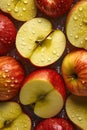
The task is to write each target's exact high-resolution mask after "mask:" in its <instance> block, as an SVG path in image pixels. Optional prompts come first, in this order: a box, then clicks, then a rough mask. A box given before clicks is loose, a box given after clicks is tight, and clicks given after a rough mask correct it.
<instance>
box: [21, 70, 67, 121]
mask: <svg viewBox="0 0 87 130" xmlns="http://www.w3.org/2000/svg"><path fill="white" fill-rule="evenodd" d="M19 98H20V102H21V103H22V104H23V105H32V104H33V105H34V113H35V114H36V115H37V116H39V117H41V118H49V117H53V116H55V115H56V114H58V113H59V112H60V111H61V109H62V108H63V105H64V102H65V98H66V89H65V86H64V82H63V79H62V77H61V76H60V75H59V74H58V73H57V72H56V71H54V70H52V69H40V70H36V71H34V72H32V73H31V74H29V75H28V77H27V78H26V79H25V81H24V84H23V86H22V88H21V90H20V94H19Z"/></svg>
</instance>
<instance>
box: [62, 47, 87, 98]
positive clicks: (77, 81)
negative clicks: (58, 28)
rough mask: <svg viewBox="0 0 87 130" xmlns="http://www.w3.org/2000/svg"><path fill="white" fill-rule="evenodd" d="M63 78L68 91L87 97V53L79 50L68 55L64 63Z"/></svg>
mask: <svg viewBox="0 0 87 130" xmlns="http://www.w3.org/2000/svg"><path fill="white" fill-rule="evenodd" d="M62 76H63V78H64V81H65V84H66V87H67V88H68V90H69V91H70V92H71V93H73V94H75V95H78V96H87V51H86V50H84V49H78V50H75V51H72V52H70V53H69V54H67V55H66V56H65V57H64V59H63V62H62Z"/></svg>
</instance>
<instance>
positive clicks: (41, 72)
mask: <svg viewBox="0 0 87 130" xmlns="http://www.w3.org/2000/svg"><path fill="white" fill-rule="evenodd" d="M34 79H37V80H39V79H40V80H45V81H48V82H50V83H51V84H52V85H53V86H54V88H55V89H56V90H57V91H58V92H59V93H61V95H62V97H63V100H64V101H65V99H66V89H65V84H64V81H63V78H62V77H61V75H59V74H58V73H57V72H56V71H55V70H53V69H38V70H36V71H33V72H32V73H31V74H30V75H28V77H27V78H26V79H25V80H24V83H23V84H25V83H27V82H28V81H30V80H34Z"/></svg>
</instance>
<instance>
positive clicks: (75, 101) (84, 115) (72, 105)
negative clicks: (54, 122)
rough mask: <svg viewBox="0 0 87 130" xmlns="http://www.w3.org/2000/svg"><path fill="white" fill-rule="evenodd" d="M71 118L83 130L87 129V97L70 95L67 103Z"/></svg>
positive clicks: (68, 113) (66, 106)
mask: <svg viewBox="0 0 87 130" xmlns="http://www.w3.org/2000/svg"><path fill="white" fill-rule="evenodd" d="M65 109H66V112H67V115H68V117H69V119H70V120H71V121H72V122H73V123H74V124H75V125H76V126H77V127H78V128H79V129H81V130H86V129H87V97H80V96H75V95H70V96H69V97H68V98H67V100H66V104H65Z"/></svg>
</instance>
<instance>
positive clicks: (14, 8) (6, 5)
mask: <svg viewBox="0 0 87 130" xmlns="http://www.w3.org/2000/svg"><path fill="white" fill-rule="evenodd" d="M0 9H1V10H2V11H4V12H6V13H9V14H10V15H11V16H12V17H13V18H15V19H17V20H19V21H27V20H30V19H32V18H34V17H35V16H36V14H37V8H36V5H35V2H34V0H18V1H17V0H0Z"/></svg>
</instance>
